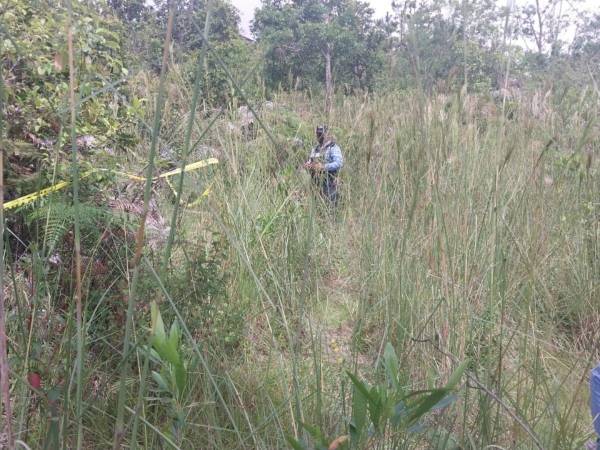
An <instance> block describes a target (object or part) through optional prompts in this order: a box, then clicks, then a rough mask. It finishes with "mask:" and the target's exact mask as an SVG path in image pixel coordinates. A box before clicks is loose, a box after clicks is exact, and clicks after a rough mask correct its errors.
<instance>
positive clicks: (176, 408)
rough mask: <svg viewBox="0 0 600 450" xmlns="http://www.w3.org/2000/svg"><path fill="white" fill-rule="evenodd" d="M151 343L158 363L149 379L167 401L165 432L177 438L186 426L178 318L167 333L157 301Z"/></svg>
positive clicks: (154, 304) (152, 318)
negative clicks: (168, 428) (168, 419)
mask: <svg viewBox="0 0 600 450" xmlns="http://www.w3.org/2000/svg"><path fill="white" fill-rule="evenodd" d="M150 308H151V328H150V345H151V347H152V350H153V351H152V352H151V354H152V356H153V360H154V362H155V363H156V364H158V366H159V367H160V370H159V371H154V370H153V371H152V379H153V380H154V382H155V383H156V391H157V392H158V393H159V394H160V395H162V396H163V398H164V401H165V403H166V405H167V414H168V416H169V418H170V420H171V427H170V430H168V433H169V434H170V435H171V436H172V437H173V438H174V439H175V441H176V442H180V441H181V438H182V434H183V428H184V426H185V415H186V412H185V404H184V400H185V394H186V389H187V380H188V372H187V367H186V364H185V363H184V360H183V356H182V352H181V331H180V330H179V325H178V324H177V320H174V321H173V323H172V325H171V328H170V330H169V333H168V334H167V332H166V330H165V325H164V322H163V320H162V316H161V314H160V310H159V308H158V305H157V304H156V302H152V304H151V306H150Z"/></svg>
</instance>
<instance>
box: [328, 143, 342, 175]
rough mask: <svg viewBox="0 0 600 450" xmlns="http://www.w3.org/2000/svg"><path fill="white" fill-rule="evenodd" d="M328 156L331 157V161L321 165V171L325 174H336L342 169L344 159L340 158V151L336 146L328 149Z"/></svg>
mask: <svg viewBox="0 0 600 450" xmlns="http://www.w3.org/2000/svg"><path fill="white" fill-rule="evenodd" d="M329 154H330V155H331V159H332V160H333V161H331V162H329V163H326V164H323V170H326V171H327V172H336V171H338V170H340V169H341V168H342V166H343V165H344V158H343V157H342V150H341V149H340V147H339V146H338V145H337V144H336V145H334V146H333V147H331V148H330V149H329Z"/></svg>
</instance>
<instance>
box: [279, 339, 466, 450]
mask: <svg viewBox="0 0 600 450" xmlns="http://www.w3.org/2000/svg"><path fill="white" fill-rule="evenodd" d="M383 365H384V369H385V375H386V379H387V381H386V383H381V384H377V385H374V386H369V385H368V384H367V383H366V382H364V381H362V380H361V379H360V378H359V377H357V376H356V375H354V374H352V373H350V372H348V377H349V378H350V381H351V382H352V387H353V393H352V418H351V421H350V422H349V423H348V433H349V436H350V446H351V447H352V448H365V447H369V446H370V445H372V444H373V443H374V442H381V443H383V442H388V444H389V445H391V446H392V447H395V446H397V445H398V443H399V441H398V440H399V439H400V440H401V439H403V436H402V435H403V434H405V433H411V432H417V431H419V432H420V431H422V430H424V429H425V426H424V424H423V423H421V421H422V419H423V418H424V417H425V415H426V414H428V413H430V412H432V411H436V410H442V409H444V408H446V407H448V406H449V405H450V404H452V403H453V402H454V401H455V400H456V397H455V396H454V395H452V391H453V390H454V389H455V388H456V386H457V385H458V383H459V382H460V380H461V378H462V376H463V373H464V372H465V370H466V368H467V366H468V361H465V362H463V363H462V364H461V365H460V366H458V367H457V368H456V369H455V371H454V372H453V373H452V375H450V378H449V380H448V383H447V384H446V385H445V386H444V387H442V388H437V389H430V390H425V391H409V390H407V389H406V388H405V387H404V386H402V384H401V379H402V378H404V375H403V374H401V373H400V368H399V363H398V357H397V356H396V352H395V351H394V348H393V347H392V345H391V344H390V343H388V344H387V345H386V348H385V352H384V356H383ZM303 427H304V428H305V429H306V430H307V431H308V432H309V434H310V435H311V437H312V438H313V439H314V441H315V448H318V449H327V448H329V443H328V442H329V440H328V439H327V438H325V436H324V435H323V433H322V432H321V431H320V430H319V429H318V428H315V427H311V426H309V425H306V424H303ZM369 441H370V442H371V443H370V444H368V443H367V442H369ZM288 442H289V443H290V445H291V446H292V447H293V448H294V449H300V448H302V449H305V448H308V447H306V446H305V445H303V444H302V443H300V442H299V441H296V440H294V439H292V438H290V437H288Z"/></svg>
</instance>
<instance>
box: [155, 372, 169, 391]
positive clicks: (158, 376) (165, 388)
mask: <svg viewBox="0 0 600 450" xmlns="http://www.w3.org/2000/svg"><path fill="white" fill-rule="evenodd" d="M152 379H153V380H154V381H155V382H156V384H158V388H159V389H160V390H161V391H164V392H169V386H168V385H167V382H166V381H165V379H164V378H163V376H162V375H161V374H160V373H158V372H155V371H154V370H153V371H152Z"/></svg>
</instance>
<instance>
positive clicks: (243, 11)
mask: <svg viewBox="0 0 600 450" xmlns="http://www.w3.org/2000/svg"><path fill="white" fill-rule="evenodd" d="M497 1H498V4H500V5H503V6H504V5H506V4H507V2H508V1H510V0H497ZM530 1H531V0H515V3H516V4H517V5H522V4H526V3H529V2H530ZM368 2H369V3H370V4H371V6H372V7H373V9H374V10H375V17H383V16H385V14H386V13H387V12H392V6H391V4H392V0H368ZM232 3H233V4H234V6H235V7H236V8H237V9H238V10H239V11H240V17H241V19H242V21H241V29H242V30H241V31H242V34H244V35H245V36H250V21H251V20H252V17H253V16H254V10H255V9H256V8H257V7H258V6H260V4H261V1H260V0H232ZM564 4H565V6H566V7H568V6H569V4H576V5H575V6H576V7H577V8H578V9H580V10H587V11H596V12H598V13H600V0H565V1H564Z"/></svg>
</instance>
